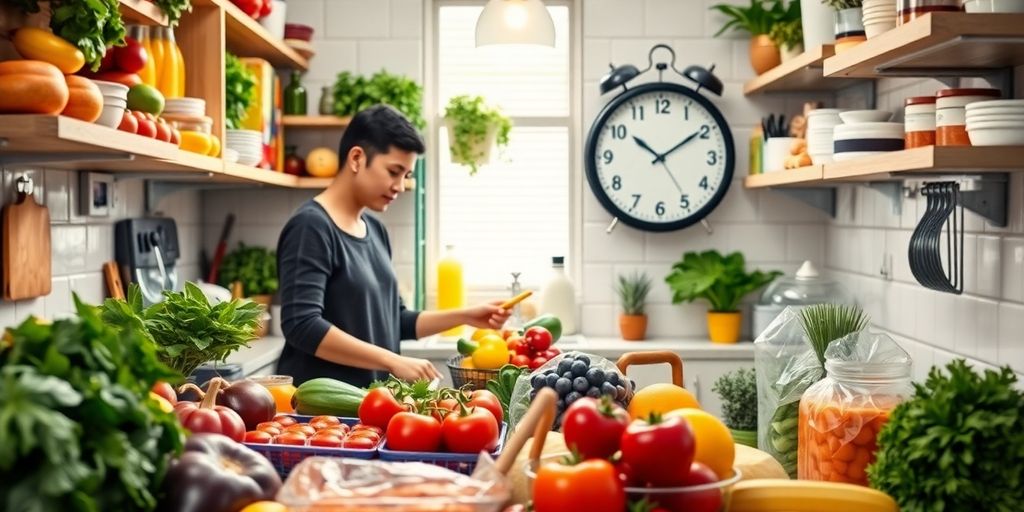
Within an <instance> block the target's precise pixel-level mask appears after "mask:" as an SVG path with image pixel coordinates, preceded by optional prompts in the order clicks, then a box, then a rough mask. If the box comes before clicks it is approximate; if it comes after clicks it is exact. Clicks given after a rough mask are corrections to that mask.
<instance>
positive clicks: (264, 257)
mask: <svg viewBox="0 0 1024 512" xmlns="http://www.w3.org/2000/svg"><path fill="white" fill-rule="evenodd" d="M217 280H218V281H219V284H220V285H221V286H224V287H225V288H228V289H231V290H237V292H236V293H233V295H235V296H240V297H247V298H248V299H249V300H251V301H253V302H255V303H257V304H259V305H260V307H261V308H262V309H263V313H264V314H263V315H261V322H260V324H259V325H258V326H257V330H256V335H257V337H263V336H265V335H266V334H267V332H268V329H269V327H270V322H269V319H270V318H269V311H270V302H271V299H272V297H273V295H274V293H276V292H277V284H278V283H277V255H276V254H275V253H274V251H271V250H268V249H266V248H263V247H256V246H251V245H245V244H244V243H239V244H238V248H237V249H235V250H233V251H231V252H230V253H228V255H227V256H225V257H224V262H223V263H221V267H220V273H219V274H218V277H217ZM236 283H238V284H236Z"/></svg>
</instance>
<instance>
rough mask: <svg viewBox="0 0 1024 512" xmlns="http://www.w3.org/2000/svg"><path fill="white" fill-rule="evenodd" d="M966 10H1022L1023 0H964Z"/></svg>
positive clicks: (1023, 8) (1023, 9)
mask: <svg viewBox="0 0 1024 512" xmlns="http://www.w3.org/2000/svg"><path fill="white" fill-rule="evenodd" d="M964 10H965V11H967V12H1024V0H964Z"/></svg>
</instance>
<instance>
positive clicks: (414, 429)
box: [377, 388, 441, 452]
mask: <svg viewBox="0 0 1024 512" xmlns="http://www.w3.org/2000/svg"><path fill="white" fill-rule="evenodd" d="M377 389H380V388H377ZM387 432H388V435H387V437H388V448H389V449H391V450H397V451H404V452H436V451H438V450H440V449H441V422H439V421H437V420H436V419H435V418H434V417H433V416H425V415H422V414H416V413H412V412H400V413H398V414H395V415H394V416H393V417H392V418H391V421H390V422H388V431H387Z"/></svg>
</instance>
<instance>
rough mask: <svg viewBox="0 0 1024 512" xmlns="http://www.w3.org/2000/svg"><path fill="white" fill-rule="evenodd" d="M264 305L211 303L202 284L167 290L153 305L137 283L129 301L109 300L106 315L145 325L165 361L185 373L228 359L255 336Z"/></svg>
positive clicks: (121, 323)
mask: <svg viewBox="0 0 1024 512" xmlns="http://www.w3.org/2000/svg"><path fill="white" fill-rule="evenodd" d="M262 312H263V310H262V308H261V307H260V305H259V304H256V303H254V302H250V301H238V300H232V301H230V302H221V303H218V304H216V305H213V306H211V305H210V302H209V301H208V300H207V299H206V295H204V294H203V292H202V290H200V289H199V287H198V286H196V285H194V284H192V283H185V289H184V291H181V292H169V291H165V292H164V300H163V301H162V302H159V303H157V304H153V305H152V306H149V307H148V308H144V307H143V306H142V293H141V292H140V291H139V287H138V285H136V284H134V283H133V284H132V285H131V286H130V287H129V288H128V298H127V300H126V301H125V300H119V299H107V300H106V302H104V303H103V320H104V321H106V322H108V323H110V324H113V325H118V326H122V327H131V328H134V329H136V330H140V331H141V332H143V333H145V335H146V336H147V337H148V338H149V339H150V340H151V341H152V342H153V343H154V345H155V347H156V351H157V355H158V356H159V358H160V360H161V361H163V362H164V363H166V364H167V365H168V366H170V367H171V368H174V369H175V370H177V371H178V372H180V373H181V374H182V375H190V374H191V373H192V372H193V371H195V369H196V367H198V366H199V365H200V364H203V363H205V362H207V361H223V360H224V359H226V358H227V356H228V355H229V354H231V353H232V352H234V351H235V350H238V349H239V348H241V347H245V346H248V342H249V340H252V339H253V338H255V335H254V330H255V328H256V326H257V324H258V323H259V321H260V316H261V315H262Z"/></svg>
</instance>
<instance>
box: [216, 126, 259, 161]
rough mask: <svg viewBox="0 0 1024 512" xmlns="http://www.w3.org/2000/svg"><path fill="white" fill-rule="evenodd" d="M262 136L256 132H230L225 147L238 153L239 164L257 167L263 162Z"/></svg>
mask: <svg viewBox="0 0 1024 512" xmlns="http://www.w3.org/2000/svg"><path fill="white" fill-rule="evenodd" d="M261 136H262V134H261V133H260V132H258V131H256V130H228V131H227V136H226V137H227V139H226V140H225V147H226V148H228V149H233V150H235V151H237V152H238V163H240V164H242V165H250V166H252V165H256V164H258V163H260V162H261V161H262V160H263V142H262V141H261V140H260V137H261Z"/></svg>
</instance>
